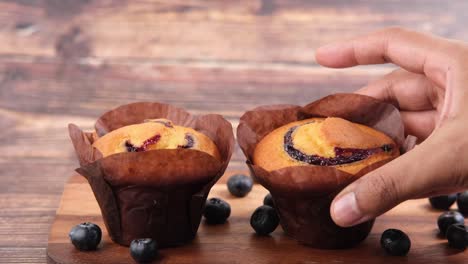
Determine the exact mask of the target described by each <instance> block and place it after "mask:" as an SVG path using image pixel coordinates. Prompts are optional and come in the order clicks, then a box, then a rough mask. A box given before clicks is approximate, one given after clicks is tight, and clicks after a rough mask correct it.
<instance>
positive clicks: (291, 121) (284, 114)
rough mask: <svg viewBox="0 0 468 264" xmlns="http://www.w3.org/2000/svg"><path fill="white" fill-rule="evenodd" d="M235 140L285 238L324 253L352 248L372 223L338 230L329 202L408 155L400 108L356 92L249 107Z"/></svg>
mask: <svg viewBox="0 0 468 264" xmlns="http://www.w3.org/2000/svg"><path fill="white" fill-rule="evenodd" d="M237 140H238V143H239V146H240V147H241V149H242V151H243V152H244V154H245V156H246V158H247V164H248V166H249V168H250V170H251V173H252V176H253V177H255V179H257V181H258V182H259V183H260V184H262V185H263V186H264V187H265V188H266V189H268V190H269V191H270V193H271V195H272V199H273V201H274V204H275V209H276V211H277V212H278V215H279V218H280V220H281V221H280V223H281V226H282V227H283V229H284V231H285V232H286V234H288V235H289V236H291V237H292V238H294V239H296V240H298V241H300V242H301V243H304V244H306V245H309V246H312V247H316V248H328V249H338V248H349V247H352V246H355V245H357V244H358V243H360V242H361V241H363V240H364V239H365V238H366V237H367V236H368V235H369V233H370V231H371V229H372V226H373V223H374V219H371V220H369V221H366V222H364V223H361V224H358V225H356V226H353V227H346V228H344V227H340V226H337V225H336V224H335V223H334V222H333V220H332V218H331V215H330V205H331V203H332V201H333V199H334V198H335V196H336V195H337V194H338V193H339V192H340V191H341V190H343V188H345V187H346V186H347V185H349V184H350V183H352V182H353V181H355V180H357V179H359V178H360V177H362V176H363V175H365V174H367V173H368V172H370V171H372V170H374V169H376V168H378V167H379V166H382V165H384V164H386V163H387V162H390V161H391V160H393V159H394V158H396V157H398V156H399V155H400V150H403V151H405V150H407V149H408V148H406V147H404V144H406V142H405V137H404V126H403V122H402V119H401V116H400V114H399V111H398V109H397V108H395V107H394V106H393V105H391V104H388V103H385V102H382V101H379V100H377V99H374V98H371V97H368V96H363V95H359V94H334V95H329V96H327V97H324V98H322V99H320V100H317V101H314V102H311V103H310V104H308V105H306V106H297V105H268V106H262V107H258V108H255V109H253V110H250V111H248V112H246V113H245V114H244V115H243V116H242V117H241V119H240V122H239V125H238V127H237Z"/></svg>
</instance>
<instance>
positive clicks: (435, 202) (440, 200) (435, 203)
mask: <svg viewBox="0 0 468 264" xmlns="http://www.w3.org/2000/svg"><path fill="white" fill-rule="evenodd" d="M456 200H457V194H456V193H455V194H449V195H441V196H434V197H431V198H429V202H430V203H431V205H432V207H433V208H435V209H440V210H448V209H449V208H450V206H452V204H454V203H455V201H456Z"/></svg>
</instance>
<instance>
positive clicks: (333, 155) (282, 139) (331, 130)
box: [253, 117, 399, 174]
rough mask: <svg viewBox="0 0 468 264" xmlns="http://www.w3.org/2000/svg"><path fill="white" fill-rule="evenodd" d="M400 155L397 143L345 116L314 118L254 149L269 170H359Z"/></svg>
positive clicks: (286, 127) (271, 136) (279, 130)
mask: <svg viewBox="0 0 468 264" xmlns="http://www.w3.org/2000/svg"><path fill="white" fill-rule="evenodd" d="M398 155H399V150H398V148H397V145H396V144H395V142H394V141H393V140H392V139H391V138H390V137H388V136H387V135H385V134H384V133H382V132H380V131H377V130H375V129H373V128H370V127H367V126H364V125H360V124H356V123H352V122H350V121H347V120H345V119H342V118H335V117H329V118H311V119H306V120H301V121H296V122H292V123H289V124H287V125H284V126H282V127H279V128H277V129H275V130H274V131H272V132H270V133H269V134H268V135H267V136H265V137H264V138H263V139H262V140H261V141H260V142H259V143H258V145H257V147H256V148H255V151H254V157H253V161H254V164H256V165H259V166H261V167H263V168H264V169H266V170H269V171H271V170H277V169H281V168H284V167H289V166H304V165H318V166H335V167H337V169H340V170H343V171H346V172H349V173H352V174H354V173H356V172H358V171H359V170H360V169H362V168H364V167H366V166H368V165H370V164H372V163H375V162H378V161H380V160H384V159H388V158H391V157H395V156H398Z"/></svg>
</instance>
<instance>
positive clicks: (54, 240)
mask: <svg viewBox="0 0 468 264" xmlns="http://www.w3.org/2000/svg"><path fill="white" fill-rule="evenodd" d="M266 193H267V191H266V190H265V189H264V188H263V187H262V186H260V185H255V186H254V188H253V191H252V192H251V193H249V195H248V196H246V197H245V198H236V197H233V196H232V195H230V194H229V192H228V190H227V188H226V185H224V184H216V185H215V186H214V187H213V189H212V191H211V192H210V196H211V197H220V198H222V199H224V200H226V201H227V202H228V203H230V204H231V207H232V214H231V216H230V218H229V220H228V222H227V223H226V224H224V225H219V226H211V225H207V224H205V223H204V222H202V224H201V225H200V229H199V231H198V234H197V237H196V238H195V240H194V241H193V242H192V243H190V244H188V245H186V246H181V247H176V248H169V249H162V250H161V251H160V252H161V256H160V258H159V259H158V263H324V262H327V263H341V262H346V263H388V262H391V263H408V262H410V263H464V262H465V261H466V257H467V256H468V253H466V252H460V251H458V250H454V249H450V248H449V247H448V245H447V242H445V241H444V240H443V239H440V238H438V236H437V228H436V224H435V222H436V218H437V216H438V214H439V212H436V211H432V210H431V209H430V207H429V205H428V203H427V201H425V200H414V201H409V202H406V203H404V204H402V205H400V206H398V207H397V208H395V209H393V210H392V211H390V212H388V213H387V214H386V215H385V216H383V217H380V218H379V219H378V220H377V222H376V224H375V227H374V229H373V231H372V232H371V234H370V236H369V238H368V239H366V240H365V241H364V242H363V243H362V244H360V245H358V246H357V247H356V248H353V249H348V250H317V249H313V248H310V247H307V246H303V245H301V244H299V243H298V242H296V241H294V240H292V239H290V238H288V237H287V236H286V235H285V234H284V232H283V231H282V229H281V228H278V229H277V230H276V231H275V232H274V233H272V235H271V236H267V237H261V236H257V235H255V234H254V232H253V229H252V228H251V227H250V224H249V221H250V215H251V214H252V212H253V211H254V210H255V208H256V207H258V206H260V205H261V204H262V201H263V197H264V196H265V194H266ZM83 221H92V222H95V223H98V225H100V226H102V227H103V226H104V224H103V222H102V218H101V216H100V211H99V207H98V205H97V203H96V201H95V199H94V197H93V194H92V191H91V188H90V187H89V185H88V184H87V182H86V180H84V178H82V177H81V176H79V175H75V176H73V177H72V178H71V182H70V183H68V184H67V185H66V186H65V191H64V193H63V197H62V201H61V204H60V207H59V209H58V211H57V216H56V219H55V221H54V224H53V225H52V228H51V231H50V235H49V244H48V249H47V250H48V253H47V254H48V257H49V258H50V259H51V260H53V261H55V263H61V264H62V263H63V264H65V263H90V264H91V263H103V264H105V263H113V264H117V263H130V262H131V261H132V260H131V258H130V255H129V250H128V248H127V247H122V246H119V245H117V244H115V243H113V242H112V241H111V240H110V238H109V237H108V235H107V233H106V231H105V230H104V232H103V233H104V234H103V242H102V243H101V245H100V247H99V250H97V251H96V252H79V251H77V250H76V249H75V248H74V247H73V245H72V244H71V243H70V242H69V238H68V232H69V230H70V229H71V228H72V227H73V226H74V225H76V224H78V223H80V222H83ZM387 228H399V229H402V230H404V231H405V232H407V233H408V235H409V236H410V238H411V241H412V248H411V251H410V253H409V254H408V256H407V257H391V256H386V255H385V253H384V252H383V250H382V249H381V248H380V242H379V240H380V234H381V233H382V232H383V231H384V230H385V229H387ZM51 263H54V262H51Z"/></svg>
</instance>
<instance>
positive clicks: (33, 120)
mask: <svg viewBox="0 0 468 264" xmlns="http://www.w3.org/2000/svg"><path fill="white" fill-rule="evenodd" d="M466 10H468V1H465V0H452V1H442V0H414V1H404V0H392V1H378V0H374V1H372V0H357V1H348V0H321V1H307V0H263V1H259V0H251V1H247V0H242V1H231V0H223V1H214V0H210V1H206V0H184V1H182V0H177V1H176V0H172V1H156V0H154V1H153V0H145V1H130V0H118V1H117V0H115V1H110V0H29V1H25V0H0V128H1V130H2V133H1V134H0V263H45V262H46V246H47V236H48V231H49V227H50V224H51V223H52V220H53V218H54V215H55V210H56V209H57V207H58V202H59V200H60V196H61V193H62V191H63V186H64V183H65V182H66V180H67V178H68V177H69V176H70V175H71V174H72V171H73V169H74V168H75V167H76V166H77V162H76V159H75V156H74V152H73V149H72V145H71V143H70V141H69V139H68V135H67V129H66V125H67V124H68V123H69V122H73V123H76V124H79V125H80V126H81V127H84V128H91V127H92V125H93V122H94V120H95V118H96V117H97V116H98V115H100V114H101V113H102V112H104V111H105V110H107V109H109V108H112V107H115V106H118V105H121V104H125V103H128V102H134V101H161V102H166V103H171V104H174V105H177V106H180V107H184V108H187V109H188V110H189V111H191V112H193V113H200V114H204V113H220V114H223V115H224V116H225V117H226V118H227V119H229V120H230V121H231V122H232V123H233V125H234V127H236V125H237V123H238V118H239V116H240V115H241V114H242V113H243V112H244V111H245V110H247V109H250V108H252V107H254V106H257V105H261V104H272V103H292V104H305V103H307V102H309V101H312V100H315V99H317V98H319V97H322V96H324V95H327V94H329V93H335V92H349V91H353V90H354V89H356V88H358V87H360V86H361V85H363V84H365V83H366V82H368V81H369V80H371V79H375V78H377V77H378V76H380V75H382V74H384V73H386V72H388V71H389V70H391V69H392V67H391V66H388V65H384V66H369V67H359V68H354V69H348V70H330V69H325V68H322V67H320V66H318V65H317V64H316V63H315V62H314V49H315V48H317V47H318V46H319V45H321V44H325V43H327V42H329V41H333V40H338V39H341V38H346V37H350V36H353V35H356V34H362V33H366V32H369V31H372V30H375V29H378V28H381V27H384V26H390V25H400V26H404V27H409V28H413V29H417V30H425V31H429V32H433V33H436V34H439V35H442V36H446V37H451V38H458V39H461V40H468V29H467V28H466V24H467V23H468V17H467V16H466ZM229 170H230V171H231V172H232V171H245V170H246V167H245V166H244V158H243V156H242V155H241V152H240V150H239V148H237V149H236V151H235V154H234V156H233V160H232V162H231V164H230V167H229Z"/></svg>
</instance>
